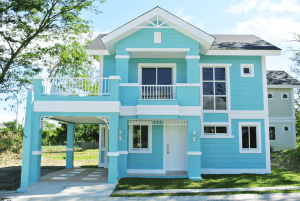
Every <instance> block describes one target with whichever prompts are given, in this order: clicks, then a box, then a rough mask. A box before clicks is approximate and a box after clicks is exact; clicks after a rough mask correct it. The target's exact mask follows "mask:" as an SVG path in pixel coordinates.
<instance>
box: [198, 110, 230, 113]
mask: <svg viewBox="0 0 300 201" xmlns="http://www.w3.org/2000/svg"><path fill="white" fill-rule="evenodd" d="M202 111H203V113H228V110H202Z"/></svg>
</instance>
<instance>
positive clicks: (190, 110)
mask: <svg viewBox="0 0 300 201" xmlns="http://www.w3.org/2000/svg"><path fill="white" fill-rule="evenodd" d="M179 116H201V106H179Z"/></svg>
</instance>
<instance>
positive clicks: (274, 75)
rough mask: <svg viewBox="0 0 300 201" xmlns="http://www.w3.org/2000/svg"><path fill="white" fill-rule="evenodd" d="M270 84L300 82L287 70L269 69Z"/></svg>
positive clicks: (295, 83)
mask: <svg viewBox="0 0 300 201" xmlns="http://www.w3.org/2000/svg"><path fill="white" fill-rule="evenodd" d="M267 82H268V85H300V82H299V81H298V80H297V79H295V78H293V77H292V76H291V75H289V74H288V73H286V72H285V71H275V70H268V71H267Z"/></svg>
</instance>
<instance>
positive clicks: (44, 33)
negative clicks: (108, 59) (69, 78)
mask: <svg viewBox="0 0 300 201" xmlns="http://www.w3.org/2000/svg"><path fill="white" fill-rule="evenodd" d="M104 1H105V0H98V2H100V3H103V2H104ZM94 2H95V1H94V0H8V1H5V2H3V1H1V3H0V13H1V15H2V19H1V24H2V28H0V45H2V48H1V49H0V93H5V94H8V93H12V92H13V89H18V91H23V90H25V89H26V88H27V87H28V86H29V85H30V84H31V83H32V77H33V76H34V75H37V74H39V73H40V72H41V71H42V66H43V65H45V64H47V65H48V66H47V65H45V66H47V67H49V73H50V75H51V76H65V75H66V73H65V72H63V71H62V70H61V69H63V67H66V66H68V65H69V66H71V65H74V64H78V65H77V67H79V66H80V65H81V64H85V65H83V67H82V69H81V70H82V72H83V74H84V73H87V70H86V71H84V70H83V68H84V67H86V66H87V65H88V64H90V63H91V62H92V60H84V61H83V60H82V59H79V58H82V57H80V56H82V55H83V53H82V49H78V51H77V52H76V51H74V49H73V50H71V49H72V47H74V48H78V46H80V44H81V43H80V42H76V40H77V39H78V37H80V36H82V35H83V34H88V33H89V31H90V27H89V25H88V24H89V23H90V21H88V20H83V19H81V18H80V17H79V16H80V14H81V12H82V11H83V10H88V11H93V12H95V13H97V14H98V13H100V11H99V10H98V9H97V7H96V6H94ZM71 41H72V42H71ZM62 42H64V43H62ZM67 42H69V43H67ZM70 42H71V44H72V45H71V47H69V46H68V45H69V44H70ZM60 43H62V44H60ZM85 43H86V41H85ZM66 44H68V45H66ZM81 48H82V47H81ZM68 53H71V56H70V55H68ZM53 57H54V59H53ZM73 58H77V60H76V59H73ZM51 59H53V60H51ZM49 61H51V62H52V63H51V62H49ZM56 61H57V63H56V64H54V63H55V62H56ZM77 70H78V68H77V69H76V68H75V70H74V69H70V71H66V72H67V73H70V74H71V75H73V76H74V75H76V74H78V73H79V74H80V72H78V71H77ZM16 96H17V94H16V93H12V94H11V95H10V96H8V97H7V98H6V100H7V99H9V98H16Z"/></svg>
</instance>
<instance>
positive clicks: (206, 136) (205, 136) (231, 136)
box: [200, 135, 234, 138]
mask: <svg viewBox="0 0 300 201" xmlns="http://www.w3.org/2000/svg"><path fill="white" fill-rule="evenodd" d="M200 138H234V136H233V135H226V136H220V135H201V136H200Z"/></svg>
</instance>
